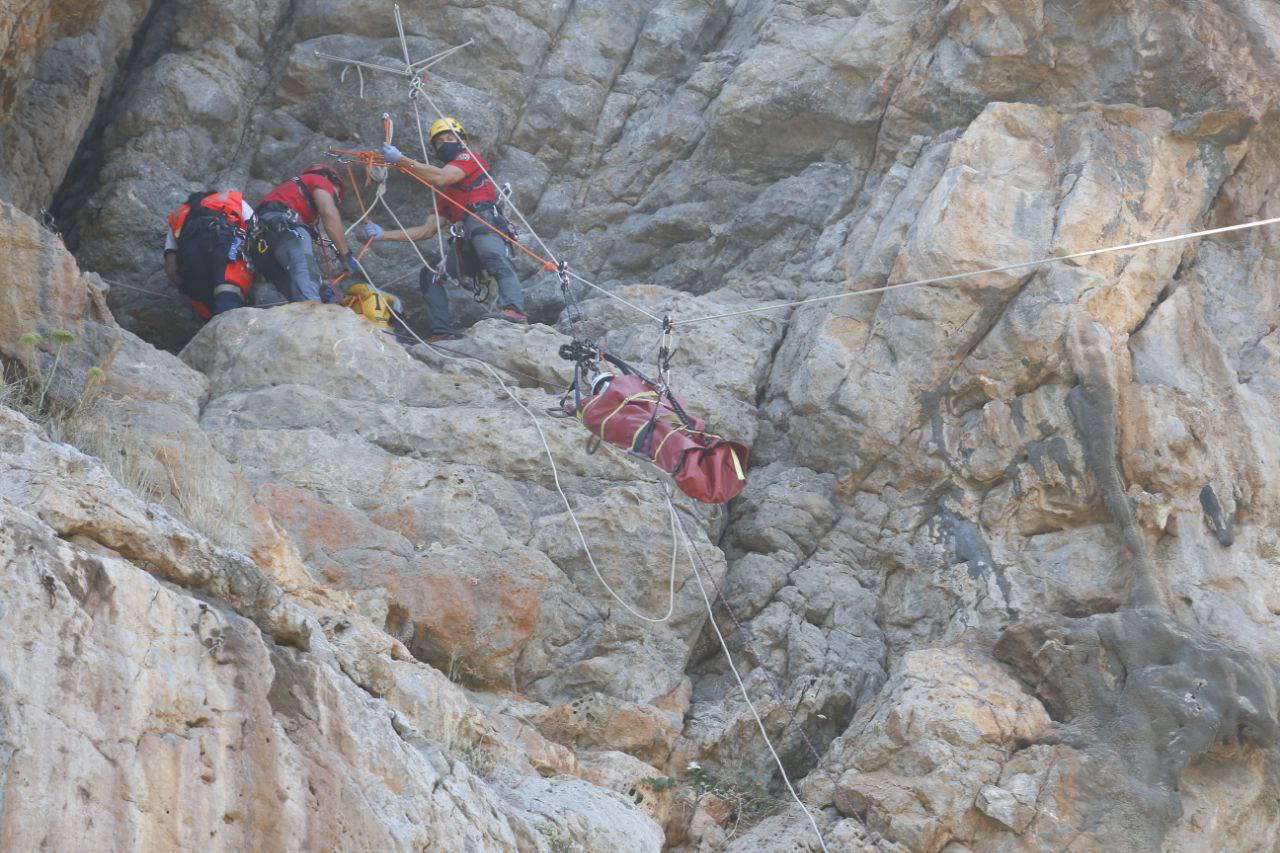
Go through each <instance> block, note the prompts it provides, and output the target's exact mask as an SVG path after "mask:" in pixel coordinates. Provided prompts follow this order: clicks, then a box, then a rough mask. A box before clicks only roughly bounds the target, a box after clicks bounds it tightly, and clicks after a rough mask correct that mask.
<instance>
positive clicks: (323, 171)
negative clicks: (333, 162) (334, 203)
mask: <svg viewBox="0 0 1280 853" xmlns="http://www.w3.org/2000/svg"><path fill="white" fill-rule="evenodd" d="M302 174H304V175H319V176H320V177H322V178H324V179H325V180H327V181H328V182H329V183H331V184H333V188H334V189H336V190H337V191H338V201H342V196H343V194H344V193H345V192H346V189H347V188H346V186H345V185H344V184H343V183H342V178H341V177H339V176H338V170H337V169H335V168H333V167H332V166H327V165H325V164H324V163H312V164H311V165H310V166H308V167H307V168H305V169H303V170H302Z"/></svg>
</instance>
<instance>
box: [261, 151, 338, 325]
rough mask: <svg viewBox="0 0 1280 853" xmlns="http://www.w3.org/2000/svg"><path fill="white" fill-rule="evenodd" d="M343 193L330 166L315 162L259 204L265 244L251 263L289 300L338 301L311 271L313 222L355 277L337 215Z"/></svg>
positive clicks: (313, 267) (313, 269)
mask: <svg viewBox="0 0 1280 853" xmlns="http://www.w3.org/2000/svg"><path fill="white" fill-rule="evenodd" d="M343 190H344V186H343V183H342V179H341V178H340V177H338V173H337V172H336V171H335V170H334V169H333V168H331V167H329V166H325V165H323V164H316V165H314V166H308V167H307V168H305V169H303V170H302V173H301V174H299V175H297V176H296V177H293V178H290V179H289V180H287V181H285V182H284V183H282V184H280V185H279V186H277V187H276V188H275V189H273V190H272V191H271V192H269V193H267V194H266V195H264V196H263V197H262V201H260V202H258V233H259V234H260V235H262V238H263V241H264V242H262V243H259V245H257V246H255V247H254V265H255V266H256V267H257V268H258V269H259V270H261V271H262V274H263V275H264V276H266V277H267V279H268V280H269V281H270V282H271V283H272V284H273V285H275V288H276V290H279V291H280V293H281V294H282V295H283V296H284V298H285V299H288V300H289V301H290V302H302V301H305V300H311V301H315V300H321V301H325V302H331V301H335V300H336V298H337V296H336V295H335V294H334V293H333V292H332V288H330V287H329V284H328V282H325V281H322V279H321V277H320V271H319V269H318V268H317V267H316V256H315V250H314V249H313V248H312V245H311V244H312V242H313V240H314V239H315V236H316V230H315V228H316V223H317V222H318V223H319V224H320V226H321V227H323V228H324V233H325V234H326V235H328V237H329V239H330V240H332V241H333V245H334V247H335V248H336V249H337V250H338V255H339V257H341V259H342V262H343V263H344V264H345V265H346V267H347V269H348V270H350V271H351V273H352V274H353V275H359V274H360V265H359V264H357V263H356V260H355V258H354V257H353V256H352V254H351V247H350V246H349V245H348V244H347V237H346V233H345V232H344V230H343V227H342V214H341V213H339V212H338V205H339V204H341V203H342V193H343Z"/></svg>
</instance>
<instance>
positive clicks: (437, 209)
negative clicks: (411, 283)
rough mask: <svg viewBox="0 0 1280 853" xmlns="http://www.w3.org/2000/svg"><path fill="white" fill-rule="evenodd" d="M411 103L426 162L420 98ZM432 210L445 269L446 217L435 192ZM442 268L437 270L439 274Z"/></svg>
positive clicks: (429, 154)
mask: <svg viewBox="0 0 1280 853" xmlns="http://www.w3.org/2000/svg"><path fill="white" fill-rule="evenodd" d="M410 103H411V104H413V119H414V121H416V122H417V123H418V144H419V145H421V146H422V162H424V163H425V162H427V160H429V159H430V158H431V152H430V151H428V150H427V138H426V137H425V136H424V135H423V133H422V115H421V114H420V113H419V112H418V100H417V99H416V98H413V99H410ZM477 162H479V161H477ZM431 210H432V212H433V213H434V214H435V217H436V245H437V246H439V247H440V269H445V266H444V262H445V261H444V259H445V251H444V229H442V228H441V227H440V224H441V223H442V222H443V221H444V219H443V218H442V217H441V216H440V205H439V204H438V203H437V202H436V194H435V193H432V194H431ZM440 269H437V270H436V274H437V275H439V273H440ZM458 275H459V277H461V275H462V270H458Z"/></svg>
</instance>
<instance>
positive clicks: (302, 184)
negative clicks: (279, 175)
mask: <svg viewBox="0 0 1280 853" xmlns="http://www.w3.org/2000/svg"><path fill="white" fill-rule="evenodd" d="M290 180H292V181H293V182H294V183H295V184H297V185H298V189H300V190H302V196H303V198H305V199H306V200H307V204H309V205H311V212H312V213H314V214H315V215H316V216H319V215H320V208H318V207H316V197H315V196H313V195H312V194H311V187H309V186H307V182H306V181H304V180H302V178H301V177H300V176H298V175H294V176H293V177H292V178H291V179H290Z"/></svg>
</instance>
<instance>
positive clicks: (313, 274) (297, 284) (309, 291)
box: [262, 213, 320, 302]
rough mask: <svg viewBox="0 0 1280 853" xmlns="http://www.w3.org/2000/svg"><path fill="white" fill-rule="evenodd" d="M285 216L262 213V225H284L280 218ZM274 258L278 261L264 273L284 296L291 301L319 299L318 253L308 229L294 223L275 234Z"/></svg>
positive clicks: (272, 247)
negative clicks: (313, 246)
mask: <svg viewBox="0 0 1280 853" xmlns="http://www.w3.org/2000/svg"><path fill="white" fill-rule="evenodd" d="M283 218H284V214H283V213H265V214H263V215H262V221H263V224H264V225H267V226H268V227H272V226H276V225H277V224H282V223H279V220H281V219H283ZM271 259H272V260H273V261H275V264H274V265H268V267H267V268H266V269H264V270H263V273H264V274H265V275H266V277H267V278H268V279H269V280H270V281H271V283H272V284H273V285H274V286H275V288H276V290H278V291H280V293H281V294H282V295H283V296H284V298H285V299H288V300H289V301H290V302H305V301H312V302H318V301H319V300H320V268H319V267H318V266H317V265H316V253H315V249H314V248H312V246H311V235H310V234H309V233H308V232H307V229H305V228H303V227H302V226H301V225H294V226H292V227H288V228H282V229H281V230H280V231H278V232H276V233H274V234H272V236H271ZM272 266H274V267H275V269H272Z"/></svg>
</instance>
